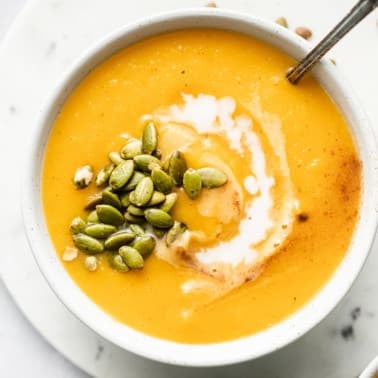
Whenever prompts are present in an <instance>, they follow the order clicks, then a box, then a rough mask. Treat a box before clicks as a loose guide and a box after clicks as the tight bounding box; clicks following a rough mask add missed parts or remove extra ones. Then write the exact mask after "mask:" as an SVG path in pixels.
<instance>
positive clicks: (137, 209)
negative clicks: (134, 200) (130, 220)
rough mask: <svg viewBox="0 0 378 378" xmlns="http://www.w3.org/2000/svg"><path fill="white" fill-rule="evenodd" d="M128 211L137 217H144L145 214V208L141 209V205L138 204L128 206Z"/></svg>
mask: <svg viewBox="0 0 378 378" xmlns="http://www.w3.org/2000/svg"><path fill="white" fill-rule="evenodd" d="M127 212H128V213H129V214H131V215H135V216H137V217H143V216H144V210H143V209H141V208H140V207H138V206H135V205H130V206H129V207H128V208H127Z"/></svg>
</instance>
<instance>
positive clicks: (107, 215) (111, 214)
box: [96, 205, 124, 226]
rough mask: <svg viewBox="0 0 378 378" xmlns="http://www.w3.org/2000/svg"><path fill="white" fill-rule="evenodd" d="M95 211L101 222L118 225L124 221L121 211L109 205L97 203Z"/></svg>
mask: <svg viewBox="0 0 378 378" xmlns="http://www.w3.org/2000/svg"><path fill="white" fill-rule="evenodd" d="M96 212H97V216H98V219H99V220H100V221H101V222H103V223H106V224H113V225H115V226H120V225H121V224H122V223H123V222H124V218H123V215H122V213H121V212H120V211H119V210H118V209H116V208H115V207H113V206H111V205H97V206H96Z"/></svg>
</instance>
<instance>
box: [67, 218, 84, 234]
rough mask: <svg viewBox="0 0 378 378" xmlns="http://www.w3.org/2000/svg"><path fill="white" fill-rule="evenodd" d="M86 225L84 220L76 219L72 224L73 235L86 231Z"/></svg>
mask: <svg viewBox="0 0 378 378" xmlns="http://www.w3.org/2000/svg"><path fill="white" fill-rule="evenodd" d="M85 227H86V223H85V221H84V219H83V218H81V217H75V218H74V219H72V222H71V224H70V230H71V233H73V234H79V233H81V232H83V231H84V229H85Z"/></svg>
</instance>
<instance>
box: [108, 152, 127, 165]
mask: <svg viewBox="0 0 378 378" xmlns="http://www.w3.org/2000/svg"><path fill="white" fill-rule="evenodd" d="M108 156H109V160H110V161H111V162H112V163H114V164H115V165H118V164H120V163H122V162H123V161H124V160H123V159H122V158H121V155H120V154H119V153H118V152H110V153H109V155H108Z"/></svg>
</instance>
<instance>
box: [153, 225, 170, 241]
mask: <svg viewBox="0 0 378 378" xmlns="http://www.w3.org/2000/svg"><path fill="white" fill-rule="evenodd" d="M152 230H153V232H154V235H155V236H156V237H157V238H159V239H161V238H162V237H163V236H164V235H165V234H166V233H167V229H166V228H157V227H153V228H152Z"/></svg>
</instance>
